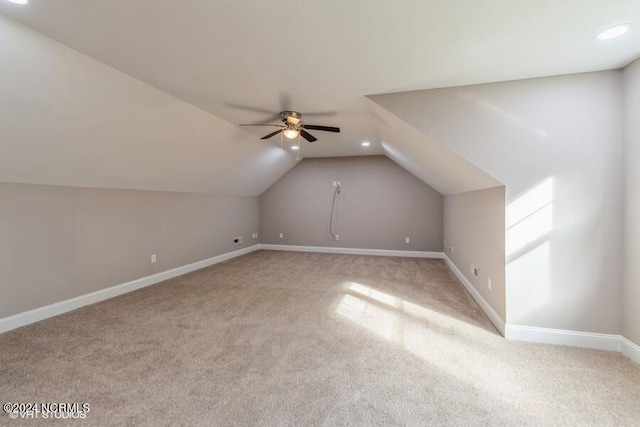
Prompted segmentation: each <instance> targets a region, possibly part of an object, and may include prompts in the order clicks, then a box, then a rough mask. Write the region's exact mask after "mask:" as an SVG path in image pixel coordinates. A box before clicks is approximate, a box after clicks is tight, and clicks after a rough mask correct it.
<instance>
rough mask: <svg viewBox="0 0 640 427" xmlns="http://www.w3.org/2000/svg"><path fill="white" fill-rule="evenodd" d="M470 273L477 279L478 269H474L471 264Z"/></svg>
mask: <svg viewBox="0 0 640 427" xmlns="http://www.w3.org/2000/svg"><path fill="white" fill-rule="evenodd" d="M471 273H472V274H473V275H474V276H475V277H478V274H480V269H479V268H478V267H476V266H475V265H473V264H471Z"/></svg>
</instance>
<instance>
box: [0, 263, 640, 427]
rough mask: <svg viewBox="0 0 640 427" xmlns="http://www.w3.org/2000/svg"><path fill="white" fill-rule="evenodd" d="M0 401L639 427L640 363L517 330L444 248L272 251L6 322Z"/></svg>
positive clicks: (298, 416)
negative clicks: (56, 312) (407, 252)
mask: <svg viewBox="0 0 640 427" xmlns="http://www.w3.org/2000/svg"><path fill="white" fill-rule="evenodd" d="M0 400H1V401H2V403H4V402H7V401H8V402H33V401H36V402H51V401H52V402H88V403H90V405H91V411H90V412H89V414H88V416H87V418H86V420H84V421H80V422H78V421H76V422H71V423H70V424H73V425H80V424H82V425H131V426H139V425H149V426H158V425H172V426H173V425H238V426H316V425H326V426H336V425H353V426H356V425H358V426H359V425H380V426H392V425H405V426H413V425H416V426H423V425H457V426H488V425H490V426H498V425H510V426H527V425H532V426H550V425H557V426H570V425H575V426H585V425H599V426H606V425H610V426H623V425H626V426H638V425H640V367H639V366H638V365H636V364H634V363H633V362H631V361H630V360H628V359H627V358H625V357H624V356H621V355H619V354H617V353H609V352H602V351H594V350H584V349H575V348H568V347H556V346H546V345H537V344H526V343H517V342H509V341H505V340H504V339H503V338H501V337H500V336H499V335H498V333H497V332H496V331H495V329H494V328H493V326H492V325H491V323H490V322H489V321H488V320H487V318H486V317H485V316H484V315H483V313H482V311H481V310H480V308H479V307H478V306H477V305H476V304H475V302H474V301H473V300H472V299H471V297H470V296H469V295H468V294H467V293H466V291H465V290H464V289H463V288H462V286H461V285H460V284H459V283H458V282H457V281H456V279H455V277H454V276H453V275H452V274H451V272H450V271H449V270H448V269H447V267H446V265H445V264H444V262H443V261H442V260H431V259H410V258H383V257H371V256H351V255H333V254H313V253H287V252H271V251H259V252H255V253H252V254H249V255H246V256H243V257H240V258H237V259H234V260H231V261H228V262H225V263H223V264H219V265H216V266H213V267H210V268H207V269H203V270H200V271H197V272H194V273H192V274H189V275H186V276H182V277H179V278H176V279H173V280H170V281H167V282H164V283H161V284H158V285H155V286H152V287H149V288H145V289H142V290H140V291H137V292H133V293H130V294H127V295H123V296H121V297H118V298H115V299H112V300H109V301H105V302H102V303H99V304H96V305H93V306H89V307H85V308H82V309H80V310H77V311H74V312H71V313H68V314H65V315H61V316H58V317H55V318H52V319H48V320H45V321H42V322H39V323H36V324H33V325H30V326H27V327H24V328H21V329H18V330H15V331H11V332H8V333H5V334H2V335H0ZM64 423H65V422H59V421H58V422H52V423H51V424H58V425H62V424H64ZM0 424H3V425H35V424H38V422H37V421H34V420H27V421H23V422H20V421H14V420H11V419H9V418H8V417H7V415H6V414H4V413H2V414H0Z"/></svg>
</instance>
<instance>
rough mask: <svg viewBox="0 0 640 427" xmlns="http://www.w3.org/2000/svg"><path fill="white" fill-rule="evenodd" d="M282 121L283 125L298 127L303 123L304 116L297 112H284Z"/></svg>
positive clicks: (281, 116) (281, 117)
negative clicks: (288, 124)
mask: <svg viewBox="0 0 640 427" xmlns="http://www.w3.org/2000/svg"><path fill="white" fill-rule="evenodd" d="M280 120H282V122H283V123H290V124H292V125H297V124H299V123H300V122H301V121H302V114H300V113H298V112H297V111H282V112H281V113H280Z"/></svg>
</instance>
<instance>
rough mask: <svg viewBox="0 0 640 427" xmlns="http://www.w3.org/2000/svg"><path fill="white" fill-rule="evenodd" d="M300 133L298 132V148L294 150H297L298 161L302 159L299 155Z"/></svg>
mask: <svg viewBox="0 0 640 427" xmlns="http://www.w3.org/2000/svg"><path fill="white" fill-rule="evenodd" d="M300 150H301V148H300V133H298V149H297V150H296V151H297V152H298V154H297V155H296V160H298V161H300V160H301V159H302V157H301V155H300Z"/></svg>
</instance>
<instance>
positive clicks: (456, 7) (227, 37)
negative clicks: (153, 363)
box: [0, 0, 640, 191]
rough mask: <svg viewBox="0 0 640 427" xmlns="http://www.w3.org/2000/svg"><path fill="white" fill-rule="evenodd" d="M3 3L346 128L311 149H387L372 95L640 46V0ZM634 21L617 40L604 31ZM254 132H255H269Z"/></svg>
mask: <svg viewBox="0 0 640 427" xmlns="http://www.w3.org/2000/svg"><path fill="white" fill-rule="evenodd" d="M0 14H4V15H6V16H8V17H11V18H12V19H15V20H17V21H19V22H21V23H24V24H25V25H27V26H29V27H31V28H33V29H35V30H36V31H39V32H41V33H43V34H45V35H47V36H49V37H51V38H53V39H54V40H57V41H59V42H61V43H63V44H65V45H67V46H70V47H72V48H73V49H76V50H78V51H80V52H82V53H84V54H86V55H89V56H91V57H93V58H95V59H97V60H98V61H100V62H102V63H104V64H107V65H109V66H111V67H114V68H116V69H117V70H120V71H122V72H124V73H126V74H129V75H131V76H133V77H135V78H137V79H139V80H141V81H143V82H146V83H148V84H150V85H151V86H154V87H156V88H158V89H160V90H162V91H164V92H167V93H168V94H171V95H173V96H175V97H177V98H179V99H181V100H183V101H186V102H187V103H190V104H192V105H194V106H196V107H198V108H200V109H202V110H205V111H207V112H210V113H212V114H213V115H215V116H217V117H219V118H222V119H223V120H225V121H227V122H229V123H231V124H233V125H237V124H239V123H253V122H260V121H263V120H267V119H268V118H269V114H266V113H261V112H257V111H251V110H265V111H273V112H274V113H276V112H278V111H280V110H282V109H285V108H291V109H295V110H298V111H300V112H302V113H303V114H304V113H305V112H331V113H333V114H332V115H324V116H318V117H313V118H311V117H308V118H307V119H306V122H307V123H314V124H322V125H335V126H340V127H341V128H342V133H341V134H337V135H336V134H330V133H325V132H319V131H314V132H312V133H313V134H314V135H315V136H317V137H318V138H319V141H318V142H316V143H314V144H308V143H306V142H305V143H304V146H303V154H304V156H305V157H310V156H342V155H364V154H388V153H389V149H388V148H389V146H387V149H386V150H385V149H383V147H382V145H381V142H382V140H381V135H380V134H379V129H380V124H379V123H376V120H378V119H377V118H376V117H375V116H374V115H373V114H372V113H371V109H370V101H368V100H367V99H366V97H365V96H366V95H373V94H381V93H391V92H398V91H408V90H416V89H428V88H436V87H448V86H456V85H466V84H474V83H485V82H495V81H505V80H514V79H522V78H530V77H540V76H549V75H558V74H568V73H577V72H585V71H596V70H603V69H612V68H619V67H622V66H624V65H626V64H627V63H629V62H631V61H632V60H633V59H635V58H637V57H638V56H640V37H638V35H639V31H640V0H607V1H601V0H537V1H529V2H524V1H513V0H485V1H481V2H480V1H474V0H440V1H427V0H405V1H402V2H398V1H390V0H387V1H384V0H357V1H356V0H353V1H336V0H323V1H301V0H296V1H294V0H270V1H246V0H226V1H221V0H180V1H176V0H173V1H169V0H136V1H131V0H110V1H101V2H96V1H86V0H56V1H51V0H30V1H29V4H28V5H24V6H18V5H15V4H12V3H9V2H7V1H6V0H0ZM629 21H630V22H634V23H635V24H636V25H635V27H633V28H632V30H631V32H629V33H628V34H626V35H625V36H623V37H622V38H621V39H617V40H611V41H607V42H600V41H598V40H596V39H595V35H596V33H597V32H598V30H600V29H602V28H605V27H607V26H609V25H612V24H615V23H619V22H629ZM243 107H246V108H243ZM217 126H218V127H220V126H222V125H220V124H219V125H217ZM223 127H224V126H223ZM249 131H250V132H252V133H253V134H254V136H255V137H256V140H257V138H258V137H259V136H261V135H263V134H266V133H268V132H269V131H270V129H269V128H264V129H259V128H252V129H250V130H249ZM242 135H244V133H242ZM414 139H415V138H414ZM364 140H368V141H371V142H372V145H371V147H369V148H366V149H365V148H363V147H361V145H360V142H361V141H364ZM273 142H274V144H275V143H276V142H278V141H277V137H276V138H274V141H273ZM388 144H391V148H392V149H393V148H395V149H396V150H400V151H402V147H400V146H395V147H394V146H393V144H392V143H388ZM416 144H418V143H415V144H412V146H413V147H414V148H413V150H414V151H415V150H420V148H419V147H418V146H417V145H416ZM416 147H417V148H416ZM409 152H411V150H409V151H405V152H404V155H405V156H410V154H409ZM396 160H397V159H396ZM279 173H280V172H278V173H276V174H274V176H276V175H278V174H279ZM255 190H256V191H257V187H256V189H255Z"/></svg>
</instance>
